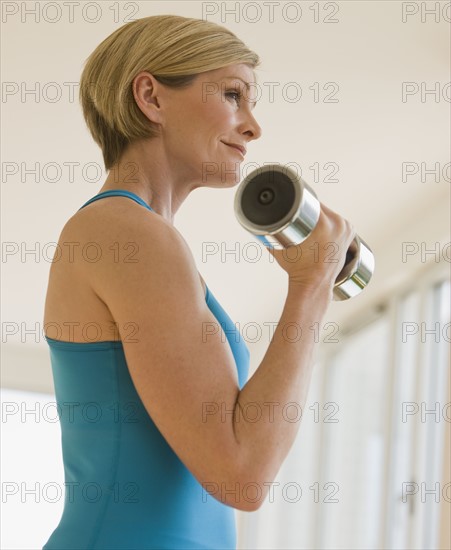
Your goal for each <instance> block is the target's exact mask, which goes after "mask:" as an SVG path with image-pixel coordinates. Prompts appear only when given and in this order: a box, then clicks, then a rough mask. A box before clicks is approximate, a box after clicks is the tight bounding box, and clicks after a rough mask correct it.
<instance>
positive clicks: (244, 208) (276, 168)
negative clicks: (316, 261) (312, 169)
mask: <svg viewBox="0 0 451 550" xmlns="http://www.w3.org/2000/svg"><path fill="white" fill-rule="evenodd" d="M234 210H235V216H236V218H237V219H238V221H239V223H240V224H241V225H242V226H243V227H244V229H246V230H247V231H249V232H250V233H252V234H253V235H254V236H255V237H256V238H257V239H258V240H259V241H260V242H262V243H263V244H264V245H265V246H267V247H275V248H280V246H282V247H283V248H287V247H289V246H293V245H297V244H300V243H301V242H303V241H304V240H305V239H306V238H307V237H308V236H309V235H310V233H311V232H312V231H313V229H314V228H315V226H316V224H317V222H318V219H319V216H320V213H321V206H320V202H319V201H318V198H317V196H316V193H315V192H314V191H313V189H312V188H311V187H310V186H309V185H308V184H307V183H306V182H305V181H304V180H303V179H302V178H301V177H300V176H298V174H297V173H296V172H295V171H294V170H293V169H292V168H290V167H289V166H281V165H278V164H268V165H266V166H263V167H261V168H257V169H256V170H253V171H252V172H250V173H249V174H248V175H247V176H246V177H245V178H244V180H243V181H242V182H241V183H240V185H239V186H238V188H237V191H236V194H235V201H234ZM334 256H335V255H334V254H332V258H333V257H334ZM332 258H331V259H332ZM373 272H374V256H373V253H372V252H371V249H370V247H369V246H368V245H367V244H366V243H365V242H364V241H363V239H361V238H360V237H359V236H358V235H356V236H355V238H354V240H353V241H352V243H351V245H350V246H349V248H348V250H347V252H346V260H345V264H344V266H343V269H342V270H341V271H340V273H339V274H338V276H337V278H336V280H335V283H334V289H333V299H334V300H335V301H341V300H347V299H348V298H352V297H354V296H356V295H357V294H359V293H360V292H361V291H362V290H363V289H364V288H365V287H366V285H367V284H368V283H369V281H370V279H371V276H372V275H373Z"/></svg>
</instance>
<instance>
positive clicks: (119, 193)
mask: <svg viewBox="0 0 451 550" xmlns="http://www.w3.org/2000/svg"><path fill="white" fill-rule="evenodd" d="M105 197H128V198H129V199H132V200H134V201H135V202H137V203H138V204H140V205H141V206H144V207H146V208H147V209H148V210H151V211H152V212H154V210H153V208H151V207H150V206H149V205H148V204H147V203H146V202H145V201H143V199H142V198H141V197H138V195H136V194H135V193H132V192H131V191H125V189H111V190H109V191H103V192H102V193H98V194H97V195H95V196H94V197H92V199H89V200H88V201H87V202H85V204H84V205H83V206H81V207H80V208H79V210H81V209H82V208H84V207H85V206H87V205H88V204H91V202H94V201H98V200H99V199H103V198H105Z"/></svg>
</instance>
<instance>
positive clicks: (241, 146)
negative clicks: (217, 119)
mask: <svg viewBox="0 0 451 550" xmlns="http://www.w3.org/2000/svg"><path fill="white" fill-rule="evenodd" d="M222 143H224V145H228V146H229V147H233V148H234V149H237V150H238V151H239V152H240V153H241V154H242V155H243V157H244V155H245V154H246V147H243V145H238V144H237V143H226V142H225V141H223V142H222Z"/></svg>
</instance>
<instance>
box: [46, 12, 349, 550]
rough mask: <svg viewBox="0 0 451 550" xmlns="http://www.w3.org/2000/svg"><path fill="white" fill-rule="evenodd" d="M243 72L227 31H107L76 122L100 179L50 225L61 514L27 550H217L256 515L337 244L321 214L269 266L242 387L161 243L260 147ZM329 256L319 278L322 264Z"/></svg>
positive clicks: (177, 256) (175, 239)
mask: <svg viewBox="0 0 451 550" xmlns="http://www.w3.org/2000/svg"><path fill="white" fill-rule="evenodd" d="M258 64H259V59H258V56H257V55H256V54H255V53H253V52H251V51H249V50H248V49H247V47H246V46H245V45H244V44H243V42H241V41H240V40H239V39H238V38H237V37H236V36H235V35H234V34H232V33H231V32H230V31H228V30H227V29H225V28H223V27H220V26H218V25H216V24H214V23H211V22H207V21H203V20H198V19H189V18H184V17H178V16H172V15H167V16H153V17H146V18H143V19H139V20H136V21H133V22H131V23H128V24H126V25H124V26H122V27H121V28H119V29H118V30H116V31H115V32H114V33H113V34H111V35H110V36H109V37H108V38H106V40H104V41H103V42H102V43H101V44H100V45H99V46H98V47H97V48H96V50H95V51H94V52H93V53H92V55H91V56H90V57H89V58H88V60H87V62H86V65H85V67H84V70H83V74H82V78H81V83H80V98H81V103H82V106H83V114H84V117H85V120H86V123H87V126H88V128H89V130H90V132H91V134H92V136H93V138H94V139H95V141H96V142H97V143H98V145H99V146H100V148H101V150H102V154H103V158H104V162H105V168H106V170H107V171H108V176H107V178H106V181H105V184H104V185H103V187H102V188H101V189H100V191H99V193H98V194H97V195H95V196H94V197H93V198H92V199H90V200H89V201H87V202H86V203H85V204H84V205H83V206H82V207H81V208H80V209H79V210H78V211H77V212H76V213H75V214H74V216H72V217H71V218H70V219H69V220H68V222H67V223H66V224H65V226H64V228H63V230H62V232H61V235H60V239H59V244H60V246H61V248H60V249H61V250H63V251H67V254H63V255H62V257H61V258H60V259H59V261H58V262H54V263H53V264H52V267H51V271H50V277H49V286H48V292H47V299H46V305H45V319H44V323H45V327H46V339H47V342H48V344H49V347H50V356H51V362H52V369H53V376H54V384H55V393H56V398H57V401H58V403H59V405H60V411H61V415H60V421H61V430H62V449H63V460H64V470H65V487H66V498H65V506H64V511H63V515H62V517H61V520H60V522H59V525H58V526H57V527H56V529H55V530H54V532H53V533H52V535H51V536H50V539H49V540H48V541H47V543H46V544H45V546H44V548H45V549H53V548H78V549H80V548H89V549H93V548H109V549H112V548H127V549H132V548H133V549H135V548H146V549H148V548H159V549H162V548H168V549H169V548H171V549H174V548H184V549H189V548H209V549H213V548H215V549H216V548H235V545H236V533H235V522H234V509H238V510H243V511H253V510H256V509H258V508H259V507H260V506H261V504H262V502H263V501H264V498H265V496H266V494H267V492H268V490H269V488H270V484H271V482H272V481H273V480H274V478H275V476H276V474H277V472H278V470H279V468H280V466H281V464H282V462H283V460H284V458H285V457H286V455H287V453H288V451H289V449H290V447H291V445H292V443H293V441H294V438H295V435H296V433H297V430H298V427H299V423H293V422H290V421H287V418H286V415H285V414H284V404H286V403H290V402H297V403H298V404H299V405H300V406H301V407H303V406H304V403H305V400H306V396H307V391H308V385H309V381H310V374H311V367H312V360H311V356H312V352H313V349H314V338H313V332H312V331H311V330H309V329H308V327H309V326H310V325H311V324H312V323H314V322H320V321H321V319H322V317H323V315H324V314H325V312H326V309H327V306H328V304H329V302H330V301H331V299H332V289H333V283H334V280H335V277H336V276H337V274H338V273H339V271H340V270H341V268H342V266H343V263H344V260H345V251H346V250H347V248H348V246H349V244H350V242H351V241H352V239H353V237H354V231H353V229H352V227H351V226H350V224H349V223H348V222H347V221H346V220H344V219H342V218H341V217H340V216H338V215H337V214H335V213H334V212H332V211H331V210H329V209H327V208H326V207H324V206H322V213H321V216H320V221H319V223H318V225H317V227H316V228H315V230H314V232H313V233H312V236H311V237H310V239H309V242H308V244H307V245H304V244H303V245H299V248H300V249H301V252H302V253H303V254H302V262H290V261H289V260H287V259H286V258H285V256H284V254H283V251H277V250H274V251H272V252H271V254H273V255H274V257H275V258H276V260H277V261H278V263H279V265H280V266H281V267H282V268H283V269H285V271H286V272H287V273H288V275H289V290H288V295H287V300H286V304H285V307H284V310H283V314H282V317H281V319H280V323H279V326H278V328H277V329H276V331H275V334H274V336H273V339H272V341H271V343H270V345H269V347H268V351H267V353H266V355H265V357H264V359H263V361H262V362H261V365H260V366H259V368H258V369H257V371H256V372H255V374H254V375H253V376H252V378H251V379H250V380H249V381H247V376H248V368H249V351H248V348H247V346H246V345H245V343H244V341H243V340H242V338H237V337H236V334H234V333H235V332H236V329H235V325H234V323H233V321H232V320H231V319H230V317H229V316H228V315H227V313H226V312H225V311H224V309H223V308H222V307H221V305H220V304H219V303H218V301H217V300H216V299H215V297H214V296H213V294H212V293H211V291H209V289H208V287H207V286H206V285H205V283H204V281H203V279H202V278H201V277H200V275H199V273H198V272H197V269H196V265H195V262H194V258H193V256H192V253H191V251H190V249H189V247H188V246H187V243H186V242H185V240H184V239H183V237H182V235H181V234H180V233H179V232H178V231H177V230H176V229H175V227H174V225H173V220H174V215H175V213H176V212H177V210H178V209H179V207H180V206H181V204H182V203H183V201H184V200H185V199H186V197H187V196H188V194H189V193H190V192H191V191H192V190H193V189H196V188H198V187H201V186H206V187H215V188H226V187H231V186H234V185H236V184H237V183H238V182H239V165H240V162H242V160H243V158H244V156H243V152H245V149H246V148H247V146H248V145H249V144H250V143H251V142H252V141H253V140H256V139H258V138H259V137H260V135H261V129H260V127H259V125H258V123H257V121H256V119H255V118H254V116H253V107H254V97H255V96H253V95H252V89H255V86H252V83H254V84H255V73H254V69H255V68H256V67H257V66H258ZM246 86H247V88H246ZM212 167H213V169H212ZM100 199H101V200H100ZM313 238H315V240H316V241H318V242H319V244H320V246H319V250H320V255H319V257H316V258H314V257H313V256H312V251H311V250H310V249H309V247H310V246H311V243H312V242H313ZM330 241H335V242H336V243H337V244H338V245H339V250H340V255H339V258H338V260H337V263H331V262H330V261H329V262H324V261H322V260H323V258H324V255H325V254H327V252H328V250H327V247H326V248H324V247H323V246H321V245H323V244H325V243H328V242H330ZM290 257H291V258H292V257H293V256H292V255H291V254H290ZM293 322H295V323H298V324H299V325H301V327H305V330H303V337H302V339H300V340H297V341H294V340H293V338H291V341H290V340H288V339H285V338H284V334H285V330H283V327H284V325H285V324H286V323H293ZM224 333H225V334H226V337H227V339H225V338H224ZM252 407H253V408H254V409H255V407H257V408H258V409H259V411H260V415H261V416H260V417H259V419H258V421H255V412H254V411H251V408H252ZM246 412H248V413H249V414H246Z"/></svg>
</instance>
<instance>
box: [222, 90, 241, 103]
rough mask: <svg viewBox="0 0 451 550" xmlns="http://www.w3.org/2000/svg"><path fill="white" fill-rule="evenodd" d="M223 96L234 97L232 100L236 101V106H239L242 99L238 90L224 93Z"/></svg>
mask: <svg viewBox="0 0 451 550" xmlns="http://www.w3.org/2000/svg"><path fill="white" fill-rule="evenodd" d="M225 95H226V96H235V97H234V100H235V101H236V103H237V104H239V102H240V100H241V98H242V94H241V92H240V91H239V90H229V91H228V92H226V94H225Z"/></svg>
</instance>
